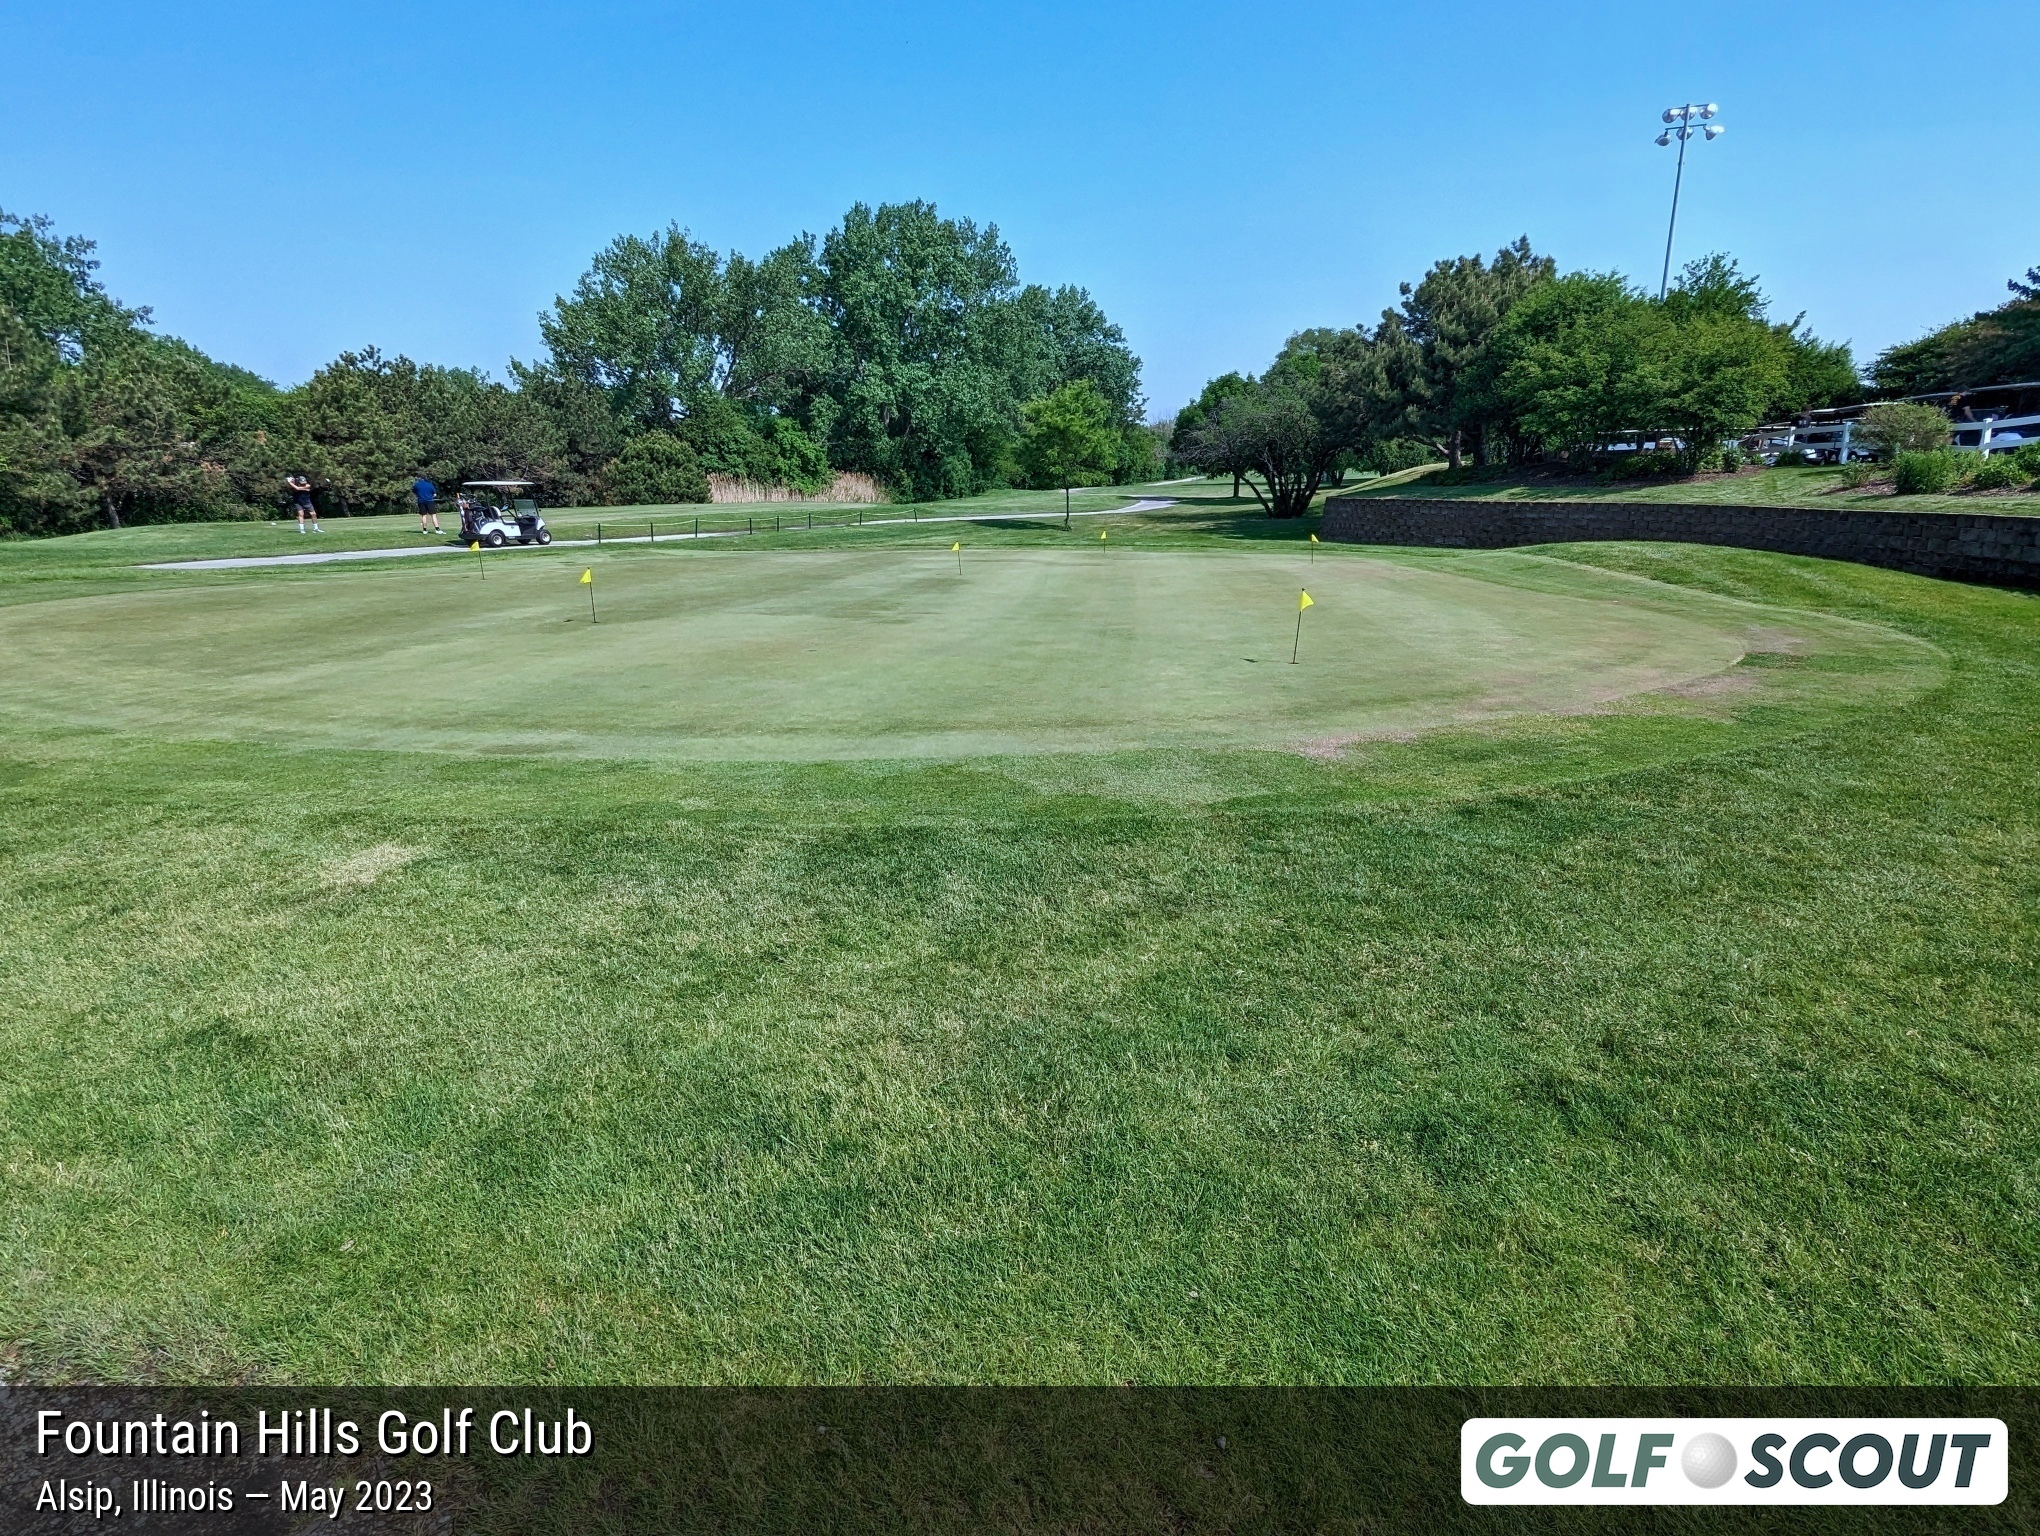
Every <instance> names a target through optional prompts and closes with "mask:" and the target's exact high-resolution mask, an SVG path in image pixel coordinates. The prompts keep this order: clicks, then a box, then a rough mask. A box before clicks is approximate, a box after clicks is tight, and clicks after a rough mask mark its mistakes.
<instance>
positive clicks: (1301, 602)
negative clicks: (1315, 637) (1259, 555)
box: [1289, 587, 1317, 667]
mask: <svg viewBox="0 0 2040 1536" xmlns="http://www.w3.org/2000/svg"><path fill="white" fill-rule="evenodd" d="M1316 606H1317V604H1316V603H1314V602H1312V601H1311V596H1310V594H1309V593H1308V592H1306V591H1304V590H1303V589H1302V588H1301V587H1299V588H1298V589H1297V592H1296V639H1295V640H1293V641H1291V642H1290V646H1289V664H1290V665H1291V666H1292V667H1293V666H1295V665H1296V653H1297V651H1298V650H1299V649H1301V648H1302V645H1303V610H1304V609H1306V608H1315V607H1316Z"/></svg>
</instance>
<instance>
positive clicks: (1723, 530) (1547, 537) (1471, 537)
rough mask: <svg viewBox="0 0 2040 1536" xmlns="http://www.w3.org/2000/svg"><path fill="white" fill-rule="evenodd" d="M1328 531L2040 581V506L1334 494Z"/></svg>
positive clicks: (1350, 537)
mask: <svg viewBox="0 0 2040 1536" xmlns="http://www.w3.org/2000/svg"><path fill="white" fill-rule="evenodd" d="M1318 534H1319V537H1321V538H1325V539H1337V540H1340V541H1343V542H1345V543H1349V544H1417V545H1424V546H1429V547H1433V548H1446V549H1509V548H1514V547H1516V546H1518V545H1523V544H1568V543H1572V542H1574V541H1577V540H1589V539H1651V540H1662V541H1665V542H1668V543H1676V544H1730V545H1734V546H1735V547H1737V548H1739V549H1767V550H1775V551H1776V552H1778V553H1780V554H1786V555H1819V556H1822V557H1823V558H1826V559H1829V560H1854V561H1857V562H1859V563H1860V564H1863V565H1882V566H1888V567H1890V568H1891V569H1893V570H1898V571H1911V572H1914V573H1915V574H1917V575H1921V576H1941V577H1947V578H1949V579H1952V580H1955V581H1979V582H1989V583H1992V584H1993V585H1997V586H2013V587H2032V588H2040V517H2008V516H2005V515H2002V514H1991V513H1982V512H1881V511H1861V512H1859V511H1843V510H1840V509H1836V510H1833V511H1830V510H1827V509H1816V508H1810V507H1734V506H1707V505H1704V504H1701V503H1697V502H1662V501H1449V500H1446V499H1444V498H1442V497H1439V498H1431V497H1415V496H1409V497H1389V496H1380V497H1374V496H1366V497H1361V496H1334V497H1331V498H1329V499H1328V500H1327V501H1326V502H1325V511H1324V521H1323V523H1322V524H1321V525H1320V526H1319V528H1318Z"/></svg>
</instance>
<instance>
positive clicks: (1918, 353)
mask: <svg viewBox="0 0 2040 1536" xmlns="http://www.w3.org/2000/svg"><path fill="white" fill-rule="evenodd" d="M2005 287H2006V288H2008V289H2010V290H2011V295H2012V296H2011V298H2009V299H2007V300H2006V301H2005V302H2004V303H2002V304H2000V305H1999V306H1998V307H1997V308H1995V309H1986V310H1982V311H1980V312H1978V313H1977V314H1974V315H1971V316H1970V317H1969V318H1968V319H1967V320H1957V321H1954V322H1952V323H1951V324H1948V325H1944V326H1942V327H1941V328H1940V329H1939V330H1936V331H1931V332H1929V333H1928V334H1927V335H1925V336H1922V337H1921V338H1920V339H1919V340H1917V341H1909V342H1907V343H1905V344H1904V345H1903V346H1897V347H1892V348H1890V349H1888V350H1886V351H1885V352H1882V353H1880V354H1879V355H1878V358H1877V361H1876V362H1874V363H1872V364H1871V365H1870V379H1871V382H1872V383H1873V384H1874V385H1875V386H1876V387H1877V392H1878V393H1879V394H1881V395H1889V396H1899V395H1933V394H1940V393H1942V392H1944V391H1951V390H1959V389H1978V388H1981V387H1982V386H1984V385H1986V384H2024V383H2028V382H2030V381H2032V380H2035V379H2040V267H2028V268H2027V269H2026V275H2025V277H2024V278H2016V277H2015V278H2013V279H2012V280H2011V281H2010V282H2008V283H2006V284H2005Z"/></svg>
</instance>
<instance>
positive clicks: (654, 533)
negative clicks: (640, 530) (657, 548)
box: [645, 523, 659, 544]
mask: <svg viewBox="0 0 2040 1536" xmlns="http://www.w3.org/2000/svg"><path fill="white" fill-rule="evenodd" d="M645 529H646V531H647V532H648V533H649V534H650V535H651V537H650V540H649V542H651V543H653V544H656V543H658V542H659V525H658V524H657V523H646V524H645Z"/></svg>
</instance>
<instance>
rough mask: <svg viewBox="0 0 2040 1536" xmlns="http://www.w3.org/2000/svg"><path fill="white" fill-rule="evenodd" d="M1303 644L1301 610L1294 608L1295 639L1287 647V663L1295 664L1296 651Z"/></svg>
mask: <svg viewBox="0 0 2040 1536" xmlns="http://www.w3.org/2000/svg"><path fill="white" fill-rule="evenodd" d="M1302 646H1303V610H1302V609H1301V608H1299V609H1297V610H1296V639H1295V641H1294V642H1293V643H1292V644H1291V645H1290V647H1289V664H1290V665H1291V666H1292V667H1293V666H1295V665H1296V653H1297V651H1298V650H1300V649H1301V648H1302Z"/></svg>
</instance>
